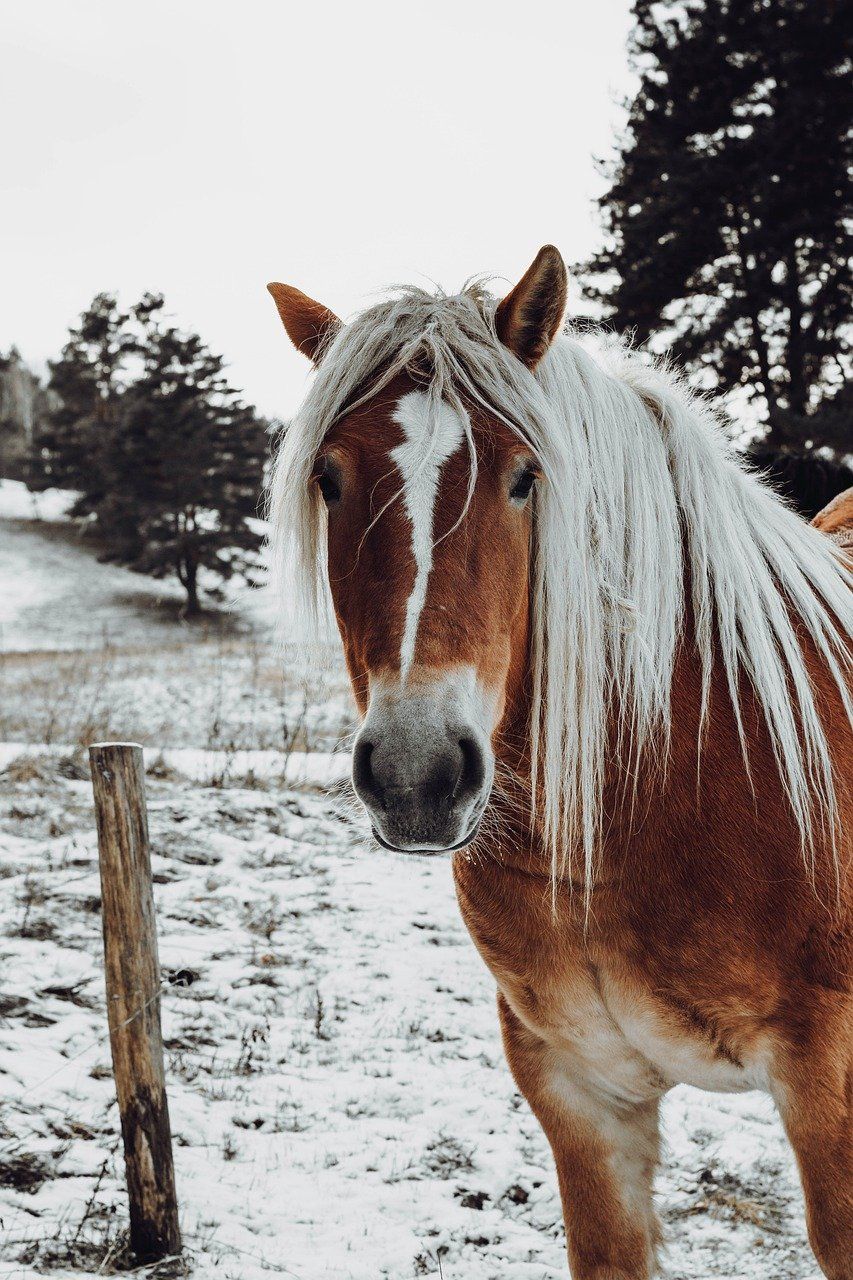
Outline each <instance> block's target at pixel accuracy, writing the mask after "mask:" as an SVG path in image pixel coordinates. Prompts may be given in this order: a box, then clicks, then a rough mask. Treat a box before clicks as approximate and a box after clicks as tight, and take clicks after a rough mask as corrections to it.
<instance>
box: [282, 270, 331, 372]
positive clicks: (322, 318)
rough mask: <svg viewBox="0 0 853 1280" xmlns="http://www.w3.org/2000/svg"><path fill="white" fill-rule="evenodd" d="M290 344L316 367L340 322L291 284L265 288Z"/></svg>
mask: <svg viewBox="0 0 853 1280" xmlns="http://www.w3.org/2000/svg"><path fill="white" fill-rule="evenodd" d="M267 289H268V290H269V292H270V293H271V294H272V300H273V302H274V303H275V305H276V307H277V308H278V314H279V315H280V316H281V321H282V324H283V325H284V327H285V329H286V330H287V335H288V337H289V338H290V341H291V342H292V343H293V345H294V347H296V350H297V351H301V352H302V354H303V355H304V356H307V357H308V359H309V360H313V361H314V363H315V364H316V362H317V358H318V356H319V355H320V354H321V353H322V349H323V347H324V345H325V344H326V343H327V342H328V341H329V339H330V338H331V337H333V335H334V334H335V333H336V332H337V330H338V329H340V327H341V322H340V320H339V319H338V317H337V316H336V315H335V313H334V311H330V310H329V308H328V307H324V306H323V304H322V303H321V302H315V301H314V299H313V298H309V297H308V295H307V294H306V293H303V292H302V291H301V290H300V289H294V288H293V285H290V284H268V285H267Z"/></svg>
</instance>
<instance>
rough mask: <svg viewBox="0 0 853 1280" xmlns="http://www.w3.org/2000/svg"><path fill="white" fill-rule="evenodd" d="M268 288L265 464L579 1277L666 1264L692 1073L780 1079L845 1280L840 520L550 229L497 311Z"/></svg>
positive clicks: (287, 544)
mask: <svg viewBox="0 0 853 1280" xmlns="http://www.w3.org/2000/svg"><path fill="white" fill-rule="evenodd" d="M268 288H269V291H270V293H271V294H272V297H273V299H274V301H275V304H276V307H277V309H278V312H279V315H280V318H281V320H282V321H283V323H284V327H285V329H286V331H287V333H288V335H289V336H290V338H291V340H292V342H293V343H294V345H295V346H296V348H297V349H298V350H299V351H300V352H301V353H303V354H304V355H305V356H307V357H309V359H310V360H312V361H313V362H314V366H315V368H314V373H313V378H312V381H311V383H310V386H309V389H308V391H307V393H306V396H305V399H304V402H303V403H302V406H301V408H300V409H299V411H298V412H297V414H296V416H295V417H294V419H293V421H292V422H291V424H290V426H289V428H288V429H287V430H286V432H285V434H284V437H283V441H282V444H281V446H280V448H279V449H278V451H277V457H276V460H275V465H274V476H273V480H272V484H271V496H270V508H269V510H270V521H271V527H272V529H273V535H272V538H273V548H272V550H273V553H274V564H275V566H276V573H277V574H278V576H279V581H280V583H286V584H287V585H286V594H287V596H288V598H289V599H292V600H293V601H294V602H295V603H294V607H295V609H296V610H297V611H298V613H299V616H300V619H302V620H303V621H304V619H306V618H308V617H310V618H312V619H314V620H315V621H317V620H322V617H323V614H324V608H326V602H327V601H328V600H329V599H330V600H331V606H332V608H333V611H334V615H335V618H336V621H337V625H338V627H339V630H340V635H341V639H342V642H343V649H344V654H345V657H346V662H347V667H348V671H349V675H350V678H351V682H352V688H353V692H354V696H355V700H356V703H357V705H358V709H359V713H360V718H361V723H360V728H359V730H358V734H357V737H356V739H355V743H354V747H353V756H352V782H353V786H354V789H355V792H356V795H357V796H358V798H359V800H360V801H361V804H362V805H363V807H364V810H365V812H366V814H367V816H368V818H369V820H370V823H371V826H372V830H373V833H374V835H375V837H376V840H377V841H378V843H379V844H380V845H382V846H384V847H385V848H387V849H392V850H397V851H400V852H401V853H403V854H409V855H419V856H427V855H432V854H442V853H446V852H449V851H450V852H452V855H453V876H454V881H455V887H456V893H457V897H458V901H459V905H460V907H461V912H462V915H463V917H464V920H465V924H466V925H467V928H468V930H469V932H470V934H471V937H472V939H473V942H474V944H475V946H476V948H477V949H478V951H479V952H480V954H481V956H482V958H483V960H484V961H485V963H486V965H487V966H488V968H489V970H490V971H491V973H492V974H493V976H494V978H495V981H496V985H497V1003H498V1015H499V1021H500V1027H501V1032H502V1037H503V1043H504V1047H505V1052H506V1057H507V1060H508V1063H509V1067H510V1069H511V1071H512V1074H513V1076H514V1078H515V1080H516V1082H517V1085H518V1087H519V1089H520V1090H521V1092H522V1093H523V1094H524V1096H525V1097H526V1099H527V1101H528V1103H529V1104H530V1106H531V1108H532V1110H533V1112H534V1113H535V1115H536V1117H537V1118H538V1120H539V1122H540V1123H541V1125H542V1127H543V1129H544V1131H545V1134H546V1136H547V1138H548V1141H549V1143H550V1145H551V1148H552V1151H553V1155H554V1160H555V1164H556V1172H557V1180H558V1183H559V1189H560V1193H561V1199H562V1205H563V1213H564V1219H565V1229H566V1242H567V1250H568V1262H569V1268H570V1271H571V1274H572V1275H573V1276H574V1277H575V1280H648V1278H649V1277H651V1276H652V1275H653V1274H655V1272H656V1268H657V1265H658V1257H659V1251H660V1244H661V1231H660V1227H659V1224H658V1220H657V1218H656V1215H655V1210H654V1205H653V1195H652V1182H653V1177H654V1174H655V1169H656V1166H657V1164H658V1160H659V1120H658V1113H659V1105H660V1100H661V1098H662V1097H663V1096H664V1095H665V1094H666V1092H667V1091H668V1090H669V1089H671V1088H672V1087H673V1086H675V1085H676V1084H678V1083H687V1084H691V1085H694V1086H697V1087H700V1088H703V1089H712V1090H722V1091H729V1090H731V1091H738V1090H745V1089H755V1088H758V1089H763V1090H766V1091H769V1093H770V1094H771V1095H772V1097H773V1098H774V1099H775V1102H776V1105H777V1107H778V1110H779V1112H780V1114H781V1117H782V1120H783V1122H784V1125H785V1128H786V1131H787V1134H788V1136H789V1138H790V1142H791V1144H792V1146H793V1149H794V1152H795V1153H796V1158H797V1162H798V1165H799V1169H800V1172H801V1181H802V1185H803V1189H804V1195H805V1202H806V1208H807V1223H808V1230H809V1235H810V1240H811V1244H812V1247H813V1249H814V1252H815V1254H816V1256H817V1259H818V1261H819V1263H820V1266H821V1267H822V1269H823V1272H824V1274H825V1275H826V1276H827V1277H828V1278H829V1280H853V874H851V861H853V859H852V858H851V852H852V851H851V832H853V786H851V768H850V762H851V760H853V723H852V721H853V689H851V683H853V681H851V674H852V673H853V652H851V635H853V560H851V559H849V558H848V556H847V552H846V551H845V546H844V545H843V539H842V537H841V536H840V534H839V532H838V529H836V532H835V537H834V538H830V537H829V536H828V535H827V534H825V533H823V532H821V530H819V529H817V528H814V527H811V526H810V525H808V524H807V523H806V522H805V521H804V520H802V519H801V518H800V517H799V516H797V515H796V514H795V513H794V512H793V511H791V510H789V509H788V507H786V506H785V504H784V503H783V501H782V500H780V499H779V498H777V497H776V496H775V495H774V494H773V493H772V492H771V491H770V490H769V488H768V487H767V486H766V484H765V483H764V482H763V481H762V479H761V478H760V477H759V476H757V475H754V474H752V473H751V472H750V471H749V470H748V469H747V468H746V467H745V465H744V464H743V462H742V461H741V460H739V459H738V458H737V457H736V456H734V455H733V454H732V453H731V452H730V450H729V448H728V446H727V442H726V439H725V433H724V431H723V430H722V429H721V426H720V423H719V420H718V418H717V417H716V416H715V414H714V412H713V410H712V408H711V407H710V405H709V404H708V403H707V402H706V401H705V400H704V399H700V398H698V397H696V396H694V395H693V394H692V393H691V391H690V389H689V387H688V386H687V385H686V383H685V382H684V380H683V379H682V378H680V377H679V376H677V374H676V373H675V371H673V370H672V369H671V368H668V367H666V366H665V365H662V364H660V363H657V364H656V363H654V362H653V361H651V359H650V358H647V357H644V356H642V355H641V354H638V353H632V352H631V351H630V350H628V349H627V348H626V347H625V346H624V345H623V344H621V343H619V342H618V341H616V340H615V339H612V338H607V337H606V336H605V337H598V336H596V335H594V334H589V333H586V332H577V331H575V330H573V329H572V327H571V326H568V325H567V324H566V322H565V312H566V300H567V273H566V268H565V265H564V263H563V260H562V258H561V256H560V254H559V253H558V251H557V250H556V249H555V248H554V247H553V246H545V247H544V248H543V249H542V250H540V252H539V254H538V255H537V257H536V258H535V260H534V261H533V263H532V264H531V266H530V268H529V269H528V270H527V271H526V273H525V274H524V276H523V277H522V278H521V279H520V280H519V282H518V283H517V284H516V285H515V286H514V287H513V288H512V289H511V291H510V292H509V293H508V294H507V296H506V297H504V298H503V299H502V300H501V301H499V302H498V301H497V300H496V299H495V298H494V297H493V296H492V294H491V293H490V291H489V290H488V289H487V287H486V285H485V284H484V283H483V282H482V281H481V280H477V279H475V280H473V281H470V282H469V283H468V284H467V285H466V286H465V287H464V288H463V289H462V291H461V292H459V293H457V294H444V293H441V292H438V293H435V294H433V293H430V292H427V291H424V290H421V289H417V288H405V289H402V290H398V291H397V292H396V293H395V294H394V295H393V296H391V297H389V298H388V299H386V300H383V301H381V302H379V303H378V304H376V305H374V306H372V307H370V308H369V309H367V310H365V311H364V312H362V313H361V314H360V315H358V316H357V317H355V318H354V319H353V320H351V321H350V322H349V323H347V324H342V323H341V322H340V320H339V319H338V318H337V317H336V315H335V314H334V312H332V311H330V310H329V309H328V308H327V307H326V306H324V305H322V304H321V303H319V302H317V301H315V300H313V299H311V298H309V297H308V296H306V295H305V294H304V293H302V292H301V291H299V290H298V289H296V288H293V287H292V286H288V285H283V284H271V285H269V286H268ZM844 511H845V514H844V517H843V520H841V521H840V522H841V524H843V526H844V529H846V530H847V531H848V532H849V531H851V530H853V508H851V504H849V503H848V505H847V506H846V507H845V508H844ZM839 519H840V518H839ZM847 546H848V549H849V550H850V551H853V537H851V538H850V540H849V541H848V543H847ZM279 589H280V590H282V591H283V590H284V587H283V586H281V587H280V588H279Z"/></svg>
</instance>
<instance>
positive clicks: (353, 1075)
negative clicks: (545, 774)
mask: <svg viewBox="0 0 853 1280" xmlns="http://www.w3.org/2000/svg"><path fill="white" fill-rule="evenodd" d="M5 500H7V501H8V500H9V494H8V492H7V494H6V495H5ZM15 500H16V501H19V500H20V494H17V495H16V497H15ZM3 501H4V496H3V494H2V493H0V516H2V513H3V510H4V507H3ZM5 510H6V512H7V515H10V516H11V517H12V518H10V519H6V520H3V519H2V518H0V610H3V611H4V612H3V615H2V616H3V618H4V619H5V621H4V630H3V647H4V649H5V651H6V652H5V654H4V656H3V658H2V659H0V661H2V665H3V672H2V678H1V679H0V1277H4V1276H15V1277H33V1276H35V1275H36V1274H41V1273H43V1272H50V1273H51V1274H53V1275H56V1276H58V1277H65V1276H68V1277H71V1276H73V1277H79V1276H81V1275H93V1274H109V1273H112V1272H113V1271H116V1270H125V1269H128V1268H133V1266H134V1263H133V1259H132V1258H130V1257H129V1256H128V1252H127V1245H126V1223H127V1211H126V1198H125V1194H124V1190H123V1167H122V1158H121V1150H120V1139H119V1131H118V1120H117V1113H116V1105H115V1098H114V1092H113V1085H112V1080H111V1072H110V1054H109V1044H108V1040H107V1035H106V1016H105V1011H104V993H103V974H102V965H101V955H102V944H101V937H100V915H99V882H98V868H97V850H96V840H95V834H94V821H93V814H92V805H91V789H90V783H89V780H88V777H87V775H86V769H85V764H84V758H83V755H82V753H81V752H80V750H79V747H80V744H81V743H82V742H84V741H86V740H91V738H92V737H93V736H101V735H102V734H105V733H110V734H114V735H116V736H123V737H124V736H133V737H137V738H141V739H142V740H143V741H144V742H145V744H146V747H147V751H146V759H147V763H148V766H149V778H148V789H149V818H150V826H151V832H152V846H153V869H154V878H155V894H156V899H157V910H158V920H159V928H160V955H161V965H162V970H163V979H164V987H163V996H162V1012H163V1025H164V1033H165V1038H166V1046H167V1077H168V1089H169V1097H170V1107H171V1115H172V1127H173V1132H174V1139H175V1159H176V1168H177V1182H178V1194H179V1198H180V1205H181V1220H182V1228H183V1233H184V1238H185V1244H186V1250H187V1264H188V1267H189V1271H190V1274H191V1275H193V1276H194V1277H198V1278H199V1280H201V1278H204V1280H207V1278H208V1277H210V1280H215V1278H223V1280H255V1277H260V1276H261V1275H262V1274H264V1273H270V1272H271V1273H277V1274H281V1275H284V1276H290V1277H296V1278H297V1280H323V1278H330V1280H331V1278H334V1280H345V1278H347V1280H380V1278H381V1277H387V1280H402V1278H404V1277H415V1276H436V1277H443V1280H452V1278H455V1280H487V1278H488V1280H545V1278H551V1277H557V1276H563V1275H565V1274H566V1270H565V1263H564V1255H563V1238H562V1226H561V1221H560V1210H559V1203H558V1198H557V1194H556V1185H555V1177H554V1172H553V1168H552V1164H551V1158H550V1154H549V1151H548V1148H547V1143H546V1141H545V1139H544V1137H543V1135H542V1133H541V1131H540V1130H539V1127H538V1125H537V1124H536V1122H535V1121H534V1120H533V1118H532V1116H531V1114H530V1112H529V1110H528V1109H527V1106H526V1104H525V1103H524V1101H523V1100H522V1099H521V1098H520V1096H519V1095H518V1093H517V1092H516V1090H515V1088H514V1086H513V1083H512V1080H511V1078H510V1075H509V1073H508V1071H507V1068H506V1066H505V1064H504V1061H503V1056H502V1051H501V1047H500V1043H499V1036H498V1029H497V1019H496V1014H495V1009H494V989H493V983H492V980H491V978H490V977H489V975H488V973H487V972H486V971H485V969H484V968H483V966H482V964H481V962H480V960H479V959H478V957H477V955H476V953H475V952H474V950H473V948H472V946H471V945H470V943H469V941H468V939H467V936H466V934H465V931H464V928H463V926H462V924H461V920H460V918H459V915H458V911H457V908H456V903H455V900H454V895H453V888H452V881H451V875H450V865H449V862H447V861H446V860H443V859H435V860H421V859H412V858H408V859H407V858H398V857H395V856H394V855H391V854H388V853H385V852H383V851H380V850H377V849H376V848H375V846H374V845H373V844H372V843H371V841H370V839H369V837H368V836H367V835H366V834H365V832H364V831H363V830H362V829H361V828H360V826H359V824H358V823H357V822H354V821H353V820H352V818H351V817H349V816H348V815H347V812H346V806H345V805H344V804H343V802H342V801H339V800H338V799H336V798H335V797H334V796H333V795H332V794H330V793H329V792H327V791H326V790H324V789H322V787H321V785H320V784H321V783H322V782H324V781H325V778H326V777H333V776H334V775H335V774H337V773H339V772H340V767H339V764H338V762H337V759H336V758H335V757H331V758H330V755H329V753H330V752H332V751H333V749H334V747H335V745H336V744H337V743H338V742H340V740H341V739H342V737H343V736H344V735H345V734H346V732H347V730H348V728H349V726H350V725H351V717H352V712H351V707H350V704H349V701H348V695H347V694H346V690H345V686H344V682H343V678H342V675H341V673H340V671H339V670H338V669H335V668H334V667H332V669H331V671H330V673H329V674H327V675H326V676H325V677H323V678H322V679H320V678H318V677H315V676H314V675H312V674H311V662H310V661H309V655H307V654H306V653H305V652H304V650H303V649H301V648H300V647H299V646H296V645H292V646H289V647H286V648H285V649H284V651H283V653H282V654H280V655H279V654H277V653H276V651H275V649H274V648H273V646H272V645H271V644H270V641H269V635H268V632H267V631H266V630H265V624H263V622H261V621H259V618H260V617H261V615H260V614H256V613H253V612H252V610H250V609H247V610H245V611H243V612H241V613H238V615H237V616H235V617H233V618H232V619H231V622H230V624H229V626H228V627H227V628H221V627H220V628H216V627H215V626H213V625H211V626H210V627H209V628H208V630H207V632H205V629H204V628H201V629H194V630H188V629H187V628H185V627H184V626H182V624H181V623H180V622H179V620H178V618H177V610H176V609H175V608H168V607H166V608H164V607H163V606H162V605H158V606H156V608H155V607H154V606H153V604H152V601H153V599H154V597H157V598H158V599H161V595H160V594H159V593H161V592H162V593H165V594H164V595H163V596H162V599H166V597H167V596H168V593H169V588H166V587H161V586H160V585H158V584H151V582H150V581H149V580H147V579H139V580H137V575H133V574H130V575H127V574H126V571H124V570H117V569H115V568H112V567H109V566H104V565H99V564H97V562H96V561H94V560H93V559H92V558H91V556H90V555H89V554H88V553H87V552H86V551H84V550H83V549H82V548H80V547H77V546H75V545H74V543H73V536H72V534H71V531H70V530H69V528H68V527H67V526H64V525H63V524H62V522H61V520H56V521H54V522H53V523H51V524H50V525H48V526H45V525H37V524H34V523H33V522H32V520H31V519H30V516H29V515H28V514H27V513H26V512H24V513H21V512H20V511H12V512H9V510H8V506H7V507H6V508H5ZM49 514H53V515H57V516H59V515H61V510H57V511H51V512H50V513H49ZM57 547H59V548H60V549H61V550H60V553H58V559H55V560H54V559H52V557H53V555H54V552H55V549H56V548H57ZM69 556H71V559H69V558H68V557H69ZM30 571H32V577H31V579H29V580H26V575H27V574H28V573H29V572H30ZM116 575H118V577H116ZM33 583H35V586H33ZM146 592H147V593H148V595H147V596H146V595H145V593H146ZM143 597H145V599H146V600H147V603H145V604H142V603H140V602H141V600H142V598H143ZM129 600H130V601H131V603H130V604H128V601H129ZM167 603H168V602H167ZM66 614H67V616H68V627H67V630H66V631H65V633H64V634H65V639H66V641H67V643H60V641H61V640H62V637H63V628H64V627H65V621H66ZM131 616H132V617H133V619H135V621H134V622H133V625H132V626H131V625H130V621H129V620H130V618H131ZM99 627H100V628H102V629H104V630H106V631H107V632H108V634H109V640H108V642H107V643H103V642H97V641H91V640H90V638H89V637H91V635H97V629H98V628H99ZM87 628H88V630H87ZM10 637H12V642H11V643H10V639H9V638H10ZM3 740H5V745H4V743H3ZM48 740H49V741H50V742H51V743H52V744H54V745H52V746H51V747H50V749H46V747H45V743H46V742H47V741H48ZM27 744H32V746H28V745H27ZM56 744H64V745H62V746H57V745H56ZM306 752H308V753H310V754H309V755H308V756H306V755H305V753H306ZM664 1124H665V1135H666V1142H667V1156H666V1162H665V1165H664V1168H663V1170H662V1172H661V1176H660V1180H659V1202H660V1206H661V1210H662V1213H663V1218H664V1222H665V1227H666V1236H667V1240H668V1246H669V1247H668V1252H667V1257H666V1274H667V1275H668V1276H669V1277H670V1280H702V1278H705V1277H712V1276H713V1277H725V1278H726V1280H806V1277H811V1276H815V1275H817V1269H816V1266H815V1264H814V1261H813V1259H812V1257H811V1254H810V1252H809V1250H808V1246H807V1245H806V1243H805V1226H804V1222H803V1213H802V1204H801V1197H800V1193H799V1188H798V1186H797V1182H796V1176H795V1171H794V1164H793V1160H792V1157H791V1155H790V1152H789V1150H788V1148H787V1145H786V1143H785V1140H784V1137H783V1135H782V1131H781V1126H780V1124H779V1121H778V1118H777V1117H776V1115H775V1113H774V1111H773V1109H772V1106H771V1105H770V1104H769V1102H767V1101H766V1100H765V1099H763V1098H762V1097H760V1096H758V1095H752V1094H750V1095H744V1096H742V1097H723V1096H715V1095H710V1094H701V1093H698V1092H695V1091H692V1090H688V1089H683V1090H678V1091H676V1092H675V1093H673V1094H672V1095H671V1097H670V1098H669V1100H668V1101H667V1104H666V1107H665V1113H664ZM167 1273H173V1274H183V1271H182V1270H181V1268H180V1267H175V1266H170V1267H166V1268H161V1269H160V1274H167Z"/></svg>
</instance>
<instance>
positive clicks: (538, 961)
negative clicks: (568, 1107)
mask: <svg viewBox="0 0 853 1280" xmlns="http://www.w3.org/2000/svg"><path fill="white" fill-rule="evenodd" d="M458 887H459V886H458ZM460 902H461V903H462V907H463V915H464V916H465V919H466V923H467V924H468V927H469V930H470V931H471V934H472V937H473V939H474V941H475V943H476V944H477V947H478V949H479V950H480V952H481V954H482V955H483V958H484V959H485V961H486V963H487V964H488V966H489V968H490V969H491V971H492V973H493V974H494V976H495V978H496V980H497V982H498V986H499V988H500V990H501V992H502V993H503V995H504V997H505V998H506V1000H507V1002H508V1004H509V1006H510V1008H511V1009H512V1011H513V1013H514V1014H515V1015H516V1017H517V1018H518V1019H519V1020H520V1022H522V1023H523V1024H524V1026H525V1027H526V1028H527V1029H528V1030H529V1031H530V1032H532V1033H533V1034H534V1035H535V1036H537V1038H539V1039H540V1040H542V1041H544V1042H545V1043H546V1044H547V1046H548V1047H549V1049H550V1051H551V1057H552V1059H553V1063H554V1069H555V1072H557V1074H560V1073H565V1074H567V1075H568V1076H571V1077H573V1078H578V1079H583V1080H585V1081H586V1082H588V1083H589V1084H590V1085H592V1086H593V1087H596V1088H599V1089H601V1090H603V1091H606V1092H607V1093H609V1094H612V1095H615V1096H618V1097H620V1098H622V1099H624V1100H625V1101H627V1102H641V1101H645V1100H648V1099H650V1098H652V1097H655V1096H659V1095H660V1094H662V1093H664V1092H665V1091H666V1090H667V1089H669V1088H671V1087H672V1086H674V1085H676V1084H690V1085H693V1086H695V1087H697V1088H702V1089H711V1090H717V1091H723V1092H738V1091H741V1090H745V1089H752V1088H756V1087H762V1086H763V1085H764V1084H765V1080H764V1072H763V1062H762V1055H761V1045H760V1043H759V1041H758V1039H757V1038H755V1037H751V1038H750V1040H749V1043H748V1044H745V1043H744V1044H741V1043H738V1045H737V1046H736V1047H735V1048H733V1047H732V1045H731V1043H730V1040H729V1037H728V1036H727V1034H726V1028H725V1026H723V1022H724V1021H725V1022H727V1021H728V1019H723V1020H721V1019H720V1018H717V1017H715V1016H714V1014H712V1013H711V1012H710V1011H709V1009H708V1007H707V1003H703V1002H702V1001H701V1000H699V999H698V998H696V999H695V1000H694V999H693V998H692V996H691V993H689V992H685V991H684V990H683V989H680V988H679V987H678V986H677V984H675V983H673V985H672V986H669V984H667V983H666V982H665V981H663V982H661V980H660V975H659V974H658V975H654V976H653V975H652V974H651V973H645V972H643V971H642V969H640V968H638V967H637V966H636V964H635V963H633V962H632V961H630V960H629V959H628V958H627V954H626V952H625V951H624V950H623V949H621V948H620V947H619V945H618V944H616V943H613V942H610V943H609V944H604V943H602V942H601V941H600V940H595V939H593V940H590V939H589V938H588V937H586V936H585V935H584V931H583V929H582V928H580V927H577V928H574V929H565V928H564V929H562V930H560V931H555V929H554V927H553V922H552V921H551V920H550V919H547V918H546V913H544V912H543V913H542V914H540V912H539V910H538V908H537V910H536V912H535V913H531V914H525V912H524V911H519V910H518V909H517V908H518V905H519V903H518V899H517V897H516V899H515V907H516V911H515V912H514V915H515V920H514V927H512V928H510V927H508V925H509V921H508V920H506V919H503V920H502V917H501V915H500V914H499V915H498V916H497V921H498V927H497V928H496V927H495V922H496V917H495V916H494V914H493V913H492V912H489V913H488V914H485V913H483V912H482V911H481V910H477V908H476V907H475V906H474V905H473V903H472V901H471V899H470V898H469V897H468V896H466V894H465V892H464V888H463V887H460ZM744 1050H745V1051H744Z"/></svg>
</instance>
